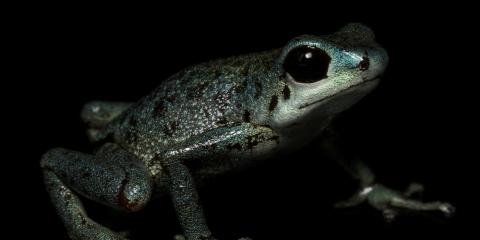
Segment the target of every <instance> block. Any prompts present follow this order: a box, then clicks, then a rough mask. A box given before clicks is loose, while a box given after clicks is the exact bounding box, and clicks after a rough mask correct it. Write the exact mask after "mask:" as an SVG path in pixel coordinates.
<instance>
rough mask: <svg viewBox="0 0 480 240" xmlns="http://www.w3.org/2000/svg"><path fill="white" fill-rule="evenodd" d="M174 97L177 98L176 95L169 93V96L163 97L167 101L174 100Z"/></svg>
mask: <svg viewBox="0 0 480 240" xmlns="http://www.w3.org/2000/svg"><path fill="white" fill-rule="evenodd" d="M175 99H177V97H176V96H175V95H171V96H168V97H166V98H165V100H167V102H174V101H175Z"/></svg>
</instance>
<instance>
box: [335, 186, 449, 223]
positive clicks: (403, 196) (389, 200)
mask: <svg viewBox="0 0 480 240" xmlns="http://www.w3.org/2000/svg"><path fill="white" fill-rule="evenodd" d="M422 191H423V186H422V185H420V184H417V183H413V184H411V185H410V186H409V187H408V188H407V190H406V191H405V192H404V193H400V192H397V191H394V190H392V189H390V188H387V187H385V186H383V185H381V184H374V185H371V186H368V187H364V188H363V189H361V190H360V191H359V192H357V193H356V194H355V195H354V196H353V197H351V198H350V199H348V200H346V201H342V202H339V203H337V204H335V207H339V208H340V207H353V206H357V205H359V204H361V203H363V202H365V201H366V202H368V203H369V204H370V205H371V206H372V207H374V208H376V209H378V210H380V211H382V213H383V216H384V218H385V220H386V221H388V222H391V221H393V220H394V219H395V218H396V216H397V215H398V214H399V213H400V212H401V211H402V210H411V211H440V212H442V213H443V214H444V215H445V216H446V217H450V216H452V214H453V213H454V212H455V208H454V207H453V206H452V205H451V204H449V203H447V202H439V201H435V202H421V201H418V200H414V199H411V198H410V196H412V195H413V194H415V193H420V192H422Z"/></svg>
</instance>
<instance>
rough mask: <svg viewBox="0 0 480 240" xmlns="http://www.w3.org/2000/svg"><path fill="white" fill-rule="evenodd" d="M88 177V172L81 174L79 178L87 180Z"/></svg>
mask: <svg viewBox="0 0 480 240" xmlns="http://www.w3.org/2000/svg"><path fill="white" fill-rule="evenodd" d="M90 175H91V174H90V173H89V172H83V173H82V174H81V175H80V176H81V177H82V178H88V177H90Z"/></svg>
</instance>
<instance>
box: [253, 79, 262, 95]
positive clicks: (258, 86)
mask: <svg viewBox="0 0 480 240" xmlns="http://www.w3.org/2000/svg"><path fill="white" fill-rule="evenodd" d="M261 94H262V84H261V83H260V82H259V80H258V79H257V80H255V98H259V97H260V95H261Z"/></svg>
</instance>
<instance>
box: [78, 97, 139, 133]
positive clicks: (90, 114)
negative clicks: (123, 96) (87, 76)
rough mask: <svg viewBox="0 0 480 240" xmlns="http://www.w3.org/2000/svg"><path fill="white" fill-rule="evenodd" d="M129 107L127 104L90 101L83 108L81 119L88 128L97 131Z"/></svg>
mask: <svg viewBox="0 0 480 240" xmlns="http://www.w3.org/2000/svg"><path fill="white" fill-rule="evenodd" d="M131 105H132V103H129V102H108V101H91V102H88V103H87V104H85V105H84V106H83V109H82V113H81V117H82V120H83V121H84V122H85V123H87V124H88V126H89V128H94V129H99V128H102V127H104V126H105V125H106V124H107V123H109V122H110V121H112V120H113V119H114V118H116V117H117V116H118V115H120V114H121V113H123V112H124V111H125V110H126V109H127V108H128V107H130V106H131Z"/></svg>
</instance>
